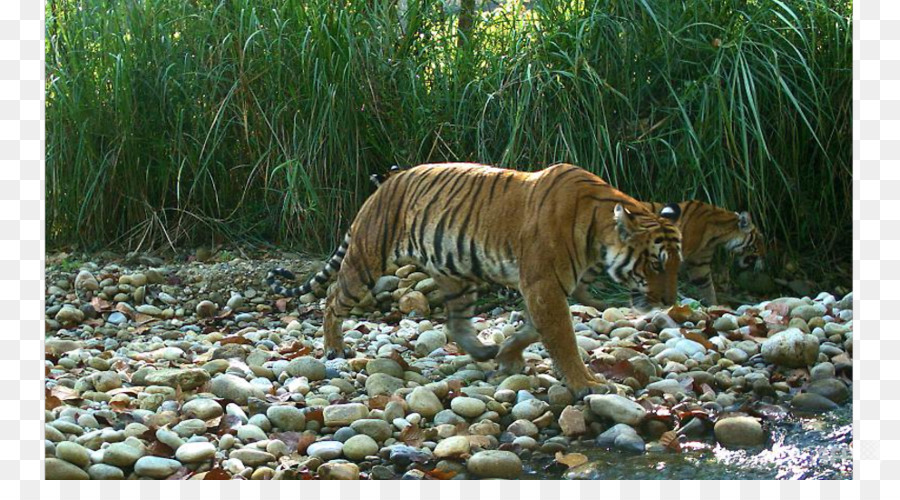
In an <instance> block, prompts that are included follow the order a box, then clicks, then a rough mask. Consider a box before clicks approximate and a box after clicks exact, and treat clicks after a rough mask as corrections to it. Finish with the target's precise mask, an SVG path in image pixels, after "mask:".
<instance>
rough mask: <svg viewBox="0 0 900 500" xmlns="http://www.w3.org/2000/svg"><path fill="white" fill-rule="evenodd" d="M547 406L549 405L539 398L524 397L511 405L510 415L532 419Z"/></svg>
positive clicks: (540, 413) (545, 409)
mask: <svg viewBox="0 0 900 500" xmlns="http://www.w3.org/2000/svg"><path fill="white" fill-rule="evenodd" d="M549 407H550V405H548V404H547V403H545V402H544V401H541V400H539V399H526V400H525V401H522V402H521V403H518V404H516V406H513V409H512V415H513V418H516V419H525V420H534V419H536V418H538V417H540V416H541V415H543V414H544V412H546V411H547V409H548V408H549Z"/></svg>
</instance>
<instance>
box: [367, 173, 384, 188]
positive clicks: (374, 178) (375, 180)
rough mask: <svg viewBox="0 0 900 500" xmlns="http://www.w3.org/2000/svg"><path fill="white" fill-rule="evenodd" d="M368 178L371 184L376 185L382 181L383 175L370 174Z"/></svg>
mask: <svg viewBox="0 0 900 500" xmlns="http://www.w3.org/2000/svg"><path fill="white" fill-rule="evenodd" d="M369 180H370V181H371V182H372V184H375V187H378V186H380V185H381V183H382V182H384V176H383V175H381V174H372V175H370V176H369Z"/></svg>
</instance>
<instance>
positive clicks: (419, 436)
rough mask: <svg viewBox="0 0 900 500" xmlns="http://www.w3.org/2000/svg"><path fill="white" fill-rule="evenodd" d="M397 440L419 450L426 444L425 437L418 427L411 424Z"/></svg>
mask: <svg viewBox="0 0 900 500" xmlns="http://www.w3.org/2000/svg"><path fill="white" fill-rule="evenodd" d="M397 439H399V440H400V441H402V442H403V443H405V444H407V445H409V446H412V447H413V448H419V447H420V446H422V443H424V442H425V435H424V433H423V432H422V429H420V428H419V426H418V425H416V424H411V425H410V426H409V427H407V428H405V429H403V431H401V432H400V436H399V437H398V438H397Z"/></svg>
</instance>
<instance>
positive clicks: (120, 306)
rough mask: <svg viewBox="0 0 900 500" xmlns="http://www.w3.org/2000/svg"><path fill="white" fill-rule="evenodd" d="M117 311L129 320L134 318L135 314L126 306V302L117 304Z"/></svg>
mask: <svg viewBox="0 0 900 500" xmlns="http://www.w3.org/2000/svg"><path fill="white" fill-rule="evenodd" d="M116 311H119V312H120V313H122V314H124V315H125V317H126V318H128V319H131V318H133V317H134V313H133V312H132V310H131V308H129V307H128V306H126V305H125V303H124V302H119V303H118V304H116Z"/></svg>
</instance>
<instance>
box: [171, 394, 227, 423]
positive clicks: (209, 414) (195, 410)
mask: <svg viewBox="0 0 900 500" xmlns="http://www.w3.org/2000/svg"><path fill="white" fill-rule="evenodd" d="M181 410H182V412H183V413H185V414H191V415H194V416H195V417H197V418H199V419H201V420H210V419H213V418H216V417H220V416H222V415H223V414H224V413H225V410H223V409H222V405H220V404H219V403H217V402H215V401H214V400H212V399H208V398H196V399H192V400H190V401H188V402H187V403H185V404H184V406H182V408H181Z"/></svg>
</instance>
